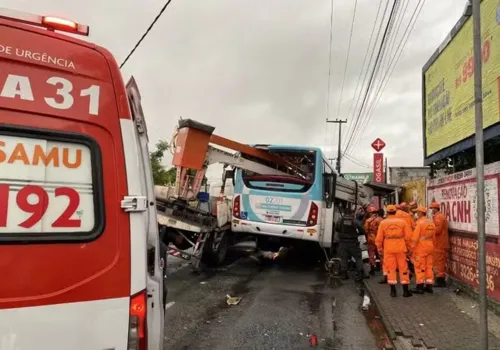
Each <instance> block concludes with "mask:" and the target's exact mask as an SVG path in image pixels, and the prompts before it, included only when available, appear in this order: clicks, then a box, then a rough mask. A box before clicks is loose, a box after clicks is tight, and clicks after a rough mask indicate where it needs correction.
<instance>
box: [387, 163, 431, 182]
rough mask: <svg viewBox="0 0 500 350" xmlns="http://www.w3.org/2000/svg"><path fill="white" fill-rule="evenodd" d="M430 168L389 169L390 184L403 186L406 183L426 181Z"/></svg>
mask: <svg viewBox="0 0 500 350" xmlns="http://www.w3.org/2000/svg"><path fill="white" fill-rule="evenodd" d="M430 171H431V169H430V167H389V179H388V180H389V183H390V184H392V185H398V186H402V185H403V184H404V183H407V182H411V181H416V180H421V179H425V178H427V177H428V176H429V174H430Z"/></svg>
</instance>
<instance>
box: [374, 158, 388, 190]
mask: <svg viewBox="0 0 500 350" xmlns="http://www.w3.org/2000/svg"><path fill="white" fill-rule="evenodd" d="M373 182H375V183H382V182H385V181H384V154H383V153H373Z"/></svg>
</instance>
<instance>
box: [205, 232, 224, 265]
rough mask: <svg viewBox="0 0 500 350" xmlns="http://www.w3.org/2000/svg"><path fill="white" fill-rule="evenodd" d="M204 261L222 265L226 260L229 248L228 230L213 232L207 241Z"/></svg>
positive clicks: (209, 263)
mask: <svg viewBox="0 0 500 350" xmlns="http://www.w3.org/2000/svg"><path fill="white" fill-rule="evenodd" d="M204 248H205V249H204V252H203V257H202V261H203V262H204V263H205V264H207V265H208V266H213V267H216V266H220V265H221V264H222V263H223V262H224V260H226V256H227V251H228V249H229V237H228V232H227V231H223V232H213V233H212V234H211V235H210V236H209V237H208V239H207V241H206V242H205V247H204Z"/></svg>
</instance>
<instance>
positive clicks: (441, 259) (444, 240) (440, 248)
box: [430, 202, 450, 287]
mask: <svg viewBox="0 0 500 350" xmlns="http://www.w3.org/2000/svg"><path fill="white" fill-rule="evenodd" d="M430 207H431V209H432V219H433V221H434V225H435V226H436V235H435V236H434V269H435V270H436V284H435V285H434V286H435V287H446V265H447V262H448V250H449V249H450V242H449V236H448V220H447V219H446V216H444V214H443V213H442V212H441V211H440V209H441V207H440V205H439V203H437V202H432V203H431V205H430Z"/></svg>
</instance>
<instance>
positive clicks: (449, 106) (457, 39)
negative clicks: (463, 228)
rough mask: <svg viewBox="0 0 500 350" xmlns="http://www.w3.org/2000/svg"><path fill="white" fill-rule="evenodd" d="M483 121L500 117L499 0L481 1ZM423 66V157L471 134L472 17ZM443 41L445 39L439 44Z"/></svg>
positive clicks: (487, 123) (492, 122) (472, 121)
mask: <svg viewBox="0 0 500 350" xmlns="http://www.w3.org/2000/svg"><path fill="white" fill-rule="evenodd" d="M481 27H482V28H481V35H482V59H483V99H484V100H483V113H484V127H485V128H486V127H489V126H491V125H493V124H495V123H497V122H499V121H500V114H499V113H500V108H499V103H500V1H499V0H483V1H482V2H481ZM450 39H451V41H450V42H449V43H448V45H447V46H446V48H444V50H443V51H442V52H441V53H440V54H439V55H438V56H437V58H436V60H435V61H434V62H433V63H431V64H430V66H429V68H428V69H427V70H425V68H424V70H425V71H424V92H425V95H424V101H425V103H424V108H425V111H424V121H425V140H424V142H425V149H426V152H425V153H426V154H425V156H426V157H429V156H430V155H432V154H434V153H436V152H439V151H441V150H442V149H444V148H446V147H448V146H451V145H454V144H456V143H457V142H460V141H462V140H464V139H466V138H467V137H469V136H471V135H473V134H474V128H475V124H474V57H473V42H472V18H469V19H468V20H467V21H466V22H465V23H464V25H463V26H462V27H461V28H460V30H459V31H458V32H457V33H456V35H455V36H454V37H453V38H450ZM442 46H443V45H442Z"/></svg>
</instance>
